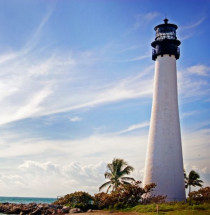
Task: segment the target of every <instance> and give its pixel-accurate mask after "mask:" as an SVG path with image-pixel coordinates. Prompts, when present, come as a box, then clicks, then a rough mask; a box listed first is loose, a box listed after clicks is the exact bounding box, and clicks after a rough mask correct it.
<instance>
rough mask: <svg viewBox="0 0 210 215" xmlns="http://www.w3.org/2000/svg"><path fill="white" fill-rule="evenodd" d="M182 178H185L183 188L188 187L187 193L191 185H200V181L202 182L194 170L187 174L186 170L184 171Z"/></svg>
mask: <svg viewBox="0 0 210 215" xmlns="http://www.w3.org/2000/svg"><path fill="white" fill-rule="evenodd" d="M184 178H185V188H188V187H189V194H190V192H191V186H194V187H195V186H198V187H202V184H201V183H203V181H202V180H200V175H199V174H198V173H197V172H195V171H194V170H191V171H190V173H189V175H188V176H187V175H186V172H184Z"/></svg>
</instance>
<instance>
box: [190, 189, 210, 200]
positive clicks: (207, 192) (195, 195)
mask: <svg viewBox="0 0 210 215" xmlns="http://www.w3.org/2000/svg"><path fill="white" fill-rule="evenodd" d="M189 201H190V202H195V203H196V204H198V203H204V202H208V203H210V187H204V188H201V189H200V190H198V191H194V192H191V193H190V194H189Z"/></svg>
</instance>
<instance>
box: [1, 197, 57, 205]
mask: <svg viewBox="0 0 210 215" xmlns="http://www.w3.org/2000/svg"><path fill="white" fill-rule="evenodd" d="M56 200H57V198H52V197H21V196H0V203H5V202H9V203H17V204H18V203H19V204H21V203H22V204H28V203H32V202H34V203H48V204H50V203H52V202H54V201H56Z"/></svg>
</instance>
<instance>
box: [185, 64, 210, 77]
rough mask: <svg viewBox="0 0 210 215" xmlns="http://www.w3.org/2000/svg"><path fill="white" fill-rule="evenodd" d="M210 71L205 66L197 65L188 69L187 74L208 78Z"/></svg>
mask: <svg viewBox="0 0 210 215" xmlns="http://www.w3.org/2000/svg"><path fill="white" fill-rule="evenodd" d="M209 71H210V67H208V66H205V65H195V66H191V67H188V68H187V72H190V73H192V74H195V75H200V76H208V72H209Z"/></svg>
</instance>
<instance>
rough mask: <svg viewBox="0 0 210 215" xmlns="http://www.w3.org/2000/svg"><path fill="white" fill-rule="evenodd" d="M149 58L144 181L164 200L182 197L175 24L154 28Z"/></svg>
mask: <svg viewBox="0 0 210 215" xmlns="http://www.w3.org/2000/svg"><path fill="white" fill-rule="evenodd" d="M154 29H155V31H156V38H155V41H154V42H152V44H151V45H152V47H153V48H154V49H153V52H152V59H153V60H154V61H155V77H154V94H153V104H152V114H151V121H150V130H149V142H148V148H147V157H146V165H145V175H144V184H149V183H155V184H156V185H157V186H156V188H155V189H154V191H153V193H152V194H154V195H167V199H166V200H167V201H183V200H185V187H184V170H183V158H182V146H181V133H180V122H179V110H178V97H177V71H176V60H177V59H179V55H180V52H179V47H178V46H179V45H180V44H181V42H180V41H179V40H177V37H176V29H177V25H174V24H170V23H168V19H164V24H160V25H157V26H156V27H155V28H154Z"/></svg>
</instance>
